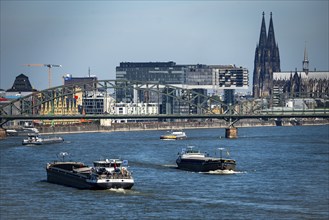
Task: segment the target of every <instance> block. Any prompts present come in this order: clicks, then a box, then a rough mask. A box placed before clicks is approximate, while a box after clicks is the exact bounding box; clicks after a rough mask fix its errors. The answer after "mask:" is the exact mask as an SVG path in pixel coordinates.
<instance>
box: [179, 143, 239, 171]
mask: <svg viewBox="0 0 329 220" xmlns="http://www.w3.org/2000/svg"><path fill="white" fill-rule="evenodd" d="M218 150H219V153H220V155H219V157H212V156H209V154H208V153H206V152H204V153H202V152H200V150H197V149H195V148H194V147H193V146H189V147H187V148H183V149H182V151H181V152H180V153H178V158H177V159H176V163H177V166H178V168H179V169H182V170H187V171H193V172H209V171H215V170H231V171H234V170H235V166H236V162H235V160H233V159H228V158H223V157H222V151H223V150H224V148H218ZM227 154H228V152H227Z"/></svg>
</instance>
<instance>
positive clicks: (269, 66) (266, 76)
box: [253, 12, 281, 98]
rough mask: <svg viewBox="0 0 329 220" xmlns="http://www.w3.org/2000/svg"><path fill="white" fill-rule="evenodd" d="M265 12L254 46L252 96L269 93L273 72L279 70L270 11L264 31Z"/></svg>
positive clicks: (278, 57) (277, 51)
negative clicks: (268, 22)
mask: <svg viewBox="0 0 329 220" xmlns="http://www.w3.org/2000/svg"><path fill="white" fill-rule="evenodd" d="M264 16H265V13H264V12H263V18H262V24H261V30H260V36H259V43H258V44H257V46H256V51H255V60H254V73H253V96H254V98H265V97H268V96H270V95H271V92H272V86H273V85H272V84H273V72H280V71H281V69H280V55H279V47H278V45H277V44H276V42H275V36H274V28H273V20H272V12H271V17H270V26H269V29H268V33H266V25H265V18H264Z"/></svg>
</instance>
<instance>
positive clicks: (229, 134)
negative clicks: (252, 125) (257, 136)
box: [225, 126, 238, 139]
mask: <svg viewBox="0 0 329 220" xmlns="http://www.w3.org/2000/svg"><path fill="white" fill-rule="evenodd" d="M225 138H229V139H234V138H238V128H236V127H233V126H230V127H228V128H226V129H225Z"/></svg>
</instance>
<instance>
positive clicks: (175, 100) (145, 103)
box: [0, 80, 329, 129]
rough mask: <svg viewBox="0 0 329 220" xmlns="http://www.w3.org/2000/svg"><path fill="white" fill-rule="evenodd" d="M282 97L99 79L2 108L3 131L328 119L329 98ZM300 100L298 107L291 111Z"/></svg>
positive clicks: (228, 124)
mask: <svg viewBox="0 0 329 220" xmlns="http://www.w3.org/2000/svg"><path fill="white" fill-rule="evenodd" d="M214 89H216V88H214ZM281 96H282V97H281V98H280V100H279V101H278V100H275V97H270V98H268V99H263V100H239V101H237V102H235V103H227V102H224V101H221V99H219V97H218V96H215V95H209V94H207V93H205V92H204V90H200V89H191V88H188V87H184V86H183V85H166V84H160V83H158V82H138V81H126V80H99V81H94V82H86V83H81V84H74V85H66V86H58V87H54V88H49V89H45V90H42V91H39V92H34V93H32V94H30V95H28V96H24V97H19V98H17V99H15V100H12V101H9V102H7V103H2V105H1V106H0V126H3V125H4V124H6V123H7V122H8V121H11V120H69V119H70V120H72V119H73V120H81V119H97V120H98V119H112V120H115V119H136V120H141V119H153V120H154V119H157V120H173V119H222V120H225V121H226V122H227V127H228V129H230V128H234V124H235V123H236V122H237V121H239V120H242V119H261V120H268V119H283V118H326V119H328V118H329V100H328V97H329V94H316V96H315V95H314V94H302V93H300V94H282V95H281ZM310 97H312V98H310ZM315 97H316V98H315ZM297 101H298V103H299V106H298V108H296V107H295V106H292V107H287V103H289V102H290V103H295V102H297ZM273 103H276V104H275V105H274V104H273ZM278 103H280V104H278Z"/></svg>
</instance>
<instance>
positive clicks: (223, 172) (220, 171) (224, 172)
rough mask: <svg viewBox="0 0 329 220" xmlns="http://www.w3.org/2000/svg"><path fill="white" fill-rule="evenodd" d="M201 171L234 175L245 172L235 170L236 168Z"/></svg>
mask: <svg viewBox="0 0 329 220" xmlns="http://www.w3.org/2000/svg"><path fill="white" fill-rule="evenodd" d="M200 173H205V174H211V175H232V174H239V173H244V172H241V171H234V170H211V171H209V172H200Z"/></svg>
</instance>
